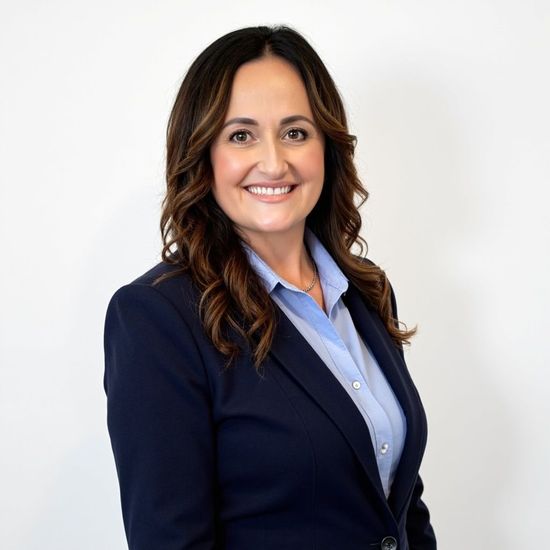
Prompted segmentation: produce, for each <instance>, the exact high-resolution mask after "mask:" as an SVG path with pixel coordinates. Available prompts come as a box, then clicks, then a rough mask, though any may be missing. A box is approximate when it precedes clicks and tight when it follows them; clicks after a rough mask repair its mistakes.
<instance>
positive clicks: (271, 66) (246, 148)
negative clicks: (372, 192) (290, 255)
mask: <svg viewBox="0 0 550 550" xmlns="http://www.w3.org/2000/svg"><path fill="white" fill-rule="evenodd" d="M224 124H225V125H224V127H223V129H222V130H221V132H220V134H219V135H218V136H217V137H216V139H215V141H214V143H213V144H212V146H211V149H210V161H211V164H212V168H213V173H214V182H213V189H212V192H213V195H214V198H215V200H216V202H217V203H218V205H219V206H220V208H221V209H222V210H223V211H224V212H225V213H226V215H227V216H228V217H229V218H230V219H231V220H232V221H233V222H234V223H235V224H236V225H237V228H238V229H239V230H240V232H241V233H242V234H243V235H244V236H245V237H246V238H247V239H246V240H247V241H248V242H249V243H250V244H253V243H254V242H255V241H257V239H262V238H265V237H267V236H268V235H276V234H277V235H280V236H285V237H291V236H298V235H303V231H304V227H305V219H306V216H307V215H308V214H309V213H310V212H311V210H312V209H313V207H314V206H315V204H316V203H317V200H318V199H319V196H320V195H321V190H322V187H323V179H324V170H325V167H324V145H325V141H324V136H323V134H322V132H321V131H320V130H319V129H318V128H317V126H316V124H315V122H314V120H313V115H312V112H311V108H310V105H309V100H308V98H307V93H306V89H305V87H304V84H303V82H302V79H301V78H300V76H299V74H298V72H297V71H296V69H295V68H294V67H293V66H292V65H291V64H290V63H288V62H287V61H285V60H283V59H281V58H279V57H266V58H262V59H256V60H253V61H250V62H248V63H245V64H244V65H241V67H239V69H238V70H237V72H236V74H235V78H234V81H233V87H232V90H231V98H230V103H229V109H228V111H227V115H226V117H225V121H224Z"/></svg>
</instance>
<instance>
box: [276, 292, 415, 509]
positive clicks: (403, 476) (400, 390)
mask: <svg viewBox="0 0 550 550" xmlns="http://www.w3.org/2000/svg"><path fill="white" fill-rule="evenodd" d="M345 303H346V305H347V307H348V310H349V312H350V315H351V317H352V319H353V322H354V324H355V327H356V329H357V330H358V332H359V334H360V336H361V337H362V338H363V339H364V341H365V342H366V343H367V344H368V346H369V347H370V349H371V350H372V352H373V354H374V356H375V358H376V360H377V361H378V364H379V365H380V367H381V369H382V371H383V372H384V375H385V376H386V377H387V379H388V382H389V383H390V385H391V387H392V389H393V391H394V392H395V394H396V396H397V398H398V400H399V402H400V404H401V407H402V408H403V411H404V413H405V417H406V419H407V434H406V439H405V445H404V448H403V453H402V456H401V460H400V463H399V466H398V469H397V472H396V475H395V479H394V482H393V485H392V489H391V492H390V496H389V498H388V500H386V497H385V495H384V490H383V488H382V484H381V481H380V475H379V473H378V467H377V464H376V458H375V455H374V450H373V447H372V443H371V438H370V435H369V432H368V427H367V425H366V423H365V421H364V419H363V417H362V416H361V413H360V412H359V411H358V410H357V407H356V406H355V404H354V403H353V401H352V400H351V399H350V397H349V395H348V394H347V392H346V391H345V389H344V388H343V387H342V386H341V385H340V383H339V382H338V381H337V379H336V378H335V377H334V375H333V374H332V372H331V371H330V369H328V368H327V367H326V365H325V364H324V363H323V361H322V360H321V358H320V357H319V356H318V355H317V353H315V351H314V350H313V348H312V347H311V346H310V345H309V343H308V342H307V340H305V338H304V337H303V336H302V335H301V333H300V332H299V331H298V330H297V329H296V327H295V326H294V325H293V324H292V322H291V321H290V320H289V319H288V318H287V317H286V315H285V314H284V313H283V311H282V310H281V309H280V308H278V306H277V305H276V304H275V305H276V307H277V308H278V313H279V324H278V327H277V331H276V334H275V337H274V340H273V344H272V347H271V352H270V353H271V354H272V355H273V357H274V358H275V359H276V360H277V361H278V363H279V364H280V365H281V366H282V367H283V369H284V370H285V371H286V372H287V373H288V374H289V375H290V376H291V377H293V378H294V379H295V380H296V381H297V383H298V384H300V385H301V386H302V388H303V389H304V390H305V391H306V392H307V393H308V394H309V395H310V396H311V397H312V398H313V399H314V400H315V401H316V402H317V403H318V404H319V406H321V407H322V408H323V409H324V410H325V412H326V413H327V414H328V415H329V416H330V417H331V418H332V420H333V421H334V423H335V424H336V426H337V427H338V428H339V429H340V431H341V432H342V434H343V436H344V437H345V438H346V440H347V441H348V443H349V445H350V446H351V448H352V449H353V450H354V452H355V454H356V456H357V458H358V460H359V462H360V464H361V465H362V467H363V469H364V470H365V472H366V474H367V476H368V479H369V480H370V482H371V483H372V485H373V486H374V488H375V490H376V493H377V495H378V497H379V498H380V500H381V501H383V503H384V505H385V504H389V505H390V507H391V509H392V512H393V513H394V515H395V516H398V515H399V514H400V513H401V512H402V510H403V508H404V505H405V504H406V501H407V498H408V496H409V494H410V491H412V488H413V486H414V482H415V480H416V473H417V471H418V467H419V466H420V460H421V456H422V450H423V448H424V445H425V429H423V426H422V422H421V420H420V417H421V416H422V415H423V411H421V404H420V401H419V398H418V395H417V393H416V390H415V389H414V386H413V385H412V380H411V379H410V377H409V375H408V372H407V369H406V366H405V363H404V361H403V359H402V358H401V356H400V354H399V352H398V350H397V348H396V347H395V345H394V344H393V341H392V340H391V338H390V336H389V335H388V333H387V331H386V330H385V328H384V325H383V323H382V321H381V320H380V318H379V317H378V315H377V314H376V313H375V312H374V311H373V310H371V309H370V308H369V307H367V305H366V304H365V302H364V301H363V298H362V296H361V295H360V293H359V291H358V289H357V288H356V287H355V286H354V285H353V284H351V283H350V285H349V289H348V292H347V296H346V298H345ZM419 408H420V411H419ZM419 412H421V413H422V414H419ZM419 442H421V443H419Z"/></svg>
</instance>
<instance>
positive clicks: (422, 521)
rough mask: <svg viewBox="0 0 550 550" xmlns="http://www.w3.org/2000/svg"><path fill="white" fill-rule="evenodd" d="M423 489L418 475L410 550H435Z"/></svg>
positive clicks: (409, 527)
mask: <svg viewBox="0 0 550 550" xmlns="http://www.w3.org/2000/svg"><path fill="white" fill-rule="evenodd" d="M390 291H391V306H392V311H393V317H394V318H395V319H397V318H398V317H397V301H396V299H395V293H394V291H393V287H392V286H391V284H390ZM399 353H400V354H401V357H403V361H405V357H404V353H403V346H399ZM423 491H424V485H423V483H422V478H421V477H420V476H418V477H417V479H416V483H415V485H414V489H413V492H412V496H411V501H410V505H409V510H408V512H407V538H408V541H409V547H410V549H411V550H436V548H437V543H436V539H435V533H434V530H433V527H432V525H431V523H430V513H429V511H428V507H427V506H426V504H425V503H424V501H423V500H422V498H421V497H422V493H423Z"/></svg>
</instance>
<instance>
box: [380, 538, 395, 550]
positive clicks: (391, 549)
mask: <svg viewBox="0 0 550 550" xmlns="http://www.w3.org/2000/svg"><path fill="white" fill-rule="evenodd" d="M380 548H381V549H382V550H397V541H396V540H395V539H394V538H393V537H384V538H383V539H382V542H381V543H380Z"/></svg>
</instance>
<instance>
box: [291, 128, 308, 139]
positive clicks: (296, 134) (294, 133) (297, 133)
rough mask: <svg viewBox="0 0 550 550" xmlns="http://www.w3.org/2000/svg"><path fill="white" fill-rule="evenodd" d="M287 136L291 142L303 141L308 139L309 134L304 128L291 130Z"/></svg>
mask: <svg viewBox="0 0 550 550" xmlns="http://www.w3.org/2000/svg"><path fill="white" fill-rule="evenodd" d="M287 135H288V137H289V138H290V140H291V141H303V140H305V139H306V138H307V136H308V133H307V132H306V131H305V130H302V128H291V129H290V130H289V131H288V132H287Z"/></svg>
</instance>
